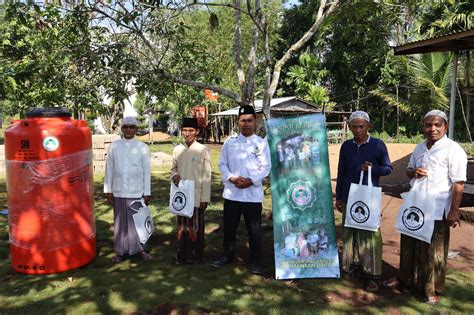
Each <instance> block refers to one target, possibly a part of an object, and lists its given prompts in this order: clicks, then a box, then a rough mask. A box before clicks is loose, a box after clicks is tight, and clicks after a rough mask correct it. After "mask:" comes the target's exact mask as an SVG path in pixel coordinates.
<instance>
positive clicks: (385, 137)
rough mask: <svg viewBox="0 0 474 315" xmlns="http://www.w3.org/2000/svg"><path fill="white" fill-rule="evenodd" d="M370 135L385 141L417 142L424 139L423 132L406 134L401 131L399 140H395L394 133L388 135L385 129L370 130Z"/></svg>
mask: <svg viewBox="0 0 474 315" xmlns="http://www.w3.org/2000/svg"><path fill="white" fill-rule="evenodd" d="M370 135H371V136H372V137H374V138H378V139H380V140H383V141H384V142H385V143H412V144H418V143H421V142H423V141H424V139H425V137H424V135H423V134H416V135H411V136H408V135H406V134H404V133H403V132H402V133H401V135H400V141H397V137H396V135H393V136H391V135H389V134H388V133H387V132H386V131H382V132H370Z"/></svg>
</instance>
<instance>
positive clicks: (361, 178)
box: [359, 166, 374, 187]
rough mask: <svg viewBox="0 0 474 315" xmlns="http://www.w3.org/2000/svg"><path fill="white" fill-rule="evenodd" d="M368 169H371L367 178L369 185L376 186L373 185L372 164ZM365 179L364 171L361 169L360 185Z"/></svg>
mask: <svg viewBox="0 0 474 315" xmlns="http://www.w3.org/2000/svg"><path fill="white" fill-rule="evenodd" d="M368 169H369V174H368V176H369V177H368V178H367V186H369V187H374V186H373V185H372V166H369V167H368ZM363 179H364V171H363V170H361V171H360V178H359V185H362V180H363Z"/></svg>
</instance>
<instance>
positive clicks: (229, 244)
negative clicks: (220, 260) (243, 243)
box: [224, 199, 262, 263]
mask: <svg viewBox="0 0 474 315" xmlns="http://www.w3.org/2000/svg"><path fill="white" fill-rule="evenodd" d="M241 214H243V215H244V220H245V226H246V228H247V233H248V235H249V262H250V263H253V262H256V263H259V262H260V226H261V223H262V204H261V203H256V202H240V201H232V200H228V199H225V200H224V251H225V253H224V255H225V256H227V257H228V258H232V259H233V258H234V254H235V238H236V234H237V228H238V227H239V222H240V216H241Z"/></svg>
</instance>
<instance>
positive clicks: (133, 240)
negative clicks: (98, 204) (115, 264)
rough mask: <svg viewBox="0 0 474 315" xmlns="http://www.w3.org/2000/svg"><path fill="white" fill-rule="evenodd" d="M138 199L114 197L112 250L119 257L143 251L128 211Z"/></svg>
mask: <svg viewBox="0 0 474 315" xmlns="http://www.w3.org/2000/svg"><path fill="white" fill-rule="evenodd" d="M137 199H139V198H118V197H114V250H115V253H117V255H119V256H125V255H135V254H138V253H140V252H142V251H143V250H144V248H143V245H142V244H141V243H140V238H139V237H138V234H137V230H136V229H135V223H134V222H133V217H132V215H133V214H134V213H135V211H133V210H132V209H130V203H132V201H134V200H137Z"/></svg>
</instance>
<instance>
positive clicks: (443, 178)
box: [408, 136, 467, 220]
mask: <svg viewBox="0 0 474 315" xmlns="http://www.w3.org/2000/svg"><path fill="white" fill-rule="evenodd" d="M426 143H427V141H425V142H423V143H420V144H418V145H417V146H416V148H415V151H413V154H412V155H411V157H410V162H409V163H408V168H409V169H416V168H418V167H424V168H426V169H427V170H428V176H427V179H426V180H427V181H428V182H427V189H428V191H429V192H431V193H433V194H434V195H435V196H436V197H435V211H434V215H435V216H434V219H435V220H442V219H443V215H444V216H445V217H447V216H448V213H449V211H450V209H451V189H452V186H453V183H455V182H465V181H466V171H467V155H466V152H465V151H464V150H463V148H461V146H460V145H459V144H457V143H456V142H454V141H453V140H451V139H449V138H448V137H446V136H444V138H441V139H440V140H438V141H436V142H435V143H434V144H433V146H432V147H431V149H429V150H428V147H427V146H426ZM414 181H415V179H414V178H413V179H412V180H411V181H410V184H411V185H412V186H413V183H414ZM421 187H424V183H423V185H422V186H421Z"/></svg>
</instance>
